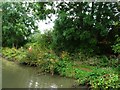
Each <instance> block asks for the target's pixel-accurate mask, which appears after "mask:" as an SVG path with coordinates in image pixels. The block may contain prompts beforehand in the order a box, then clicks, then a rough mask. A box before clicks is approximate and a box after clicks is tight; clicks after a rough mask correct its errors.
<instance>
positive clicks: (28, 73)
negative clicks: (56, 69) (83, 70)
mask: <svg viewBox="0 0 120 90" xmlns="http://www.w3.org/2000/svg"><path fill="white" fill-rule="evenodd" d="M37 72H38V69H37V68H31V67H25V66H20V65H17V64H15V63H14V62H9V61H7V60H2V87H3V88H69V87H71V86H72V84H73V81H74V80H73V79H69V78H65V77H59V76H52V75H50V74H47V75H42V74H41V75H37V74H36V73H37Z"/></svg>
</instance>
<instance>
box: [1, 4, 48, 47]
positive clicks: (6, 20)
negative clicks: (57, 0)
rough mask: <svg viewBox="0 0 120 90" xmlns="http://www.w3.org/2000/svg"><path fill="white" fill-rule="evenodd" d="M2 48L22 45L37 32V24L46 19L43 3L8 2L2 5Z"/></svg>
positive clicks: (46, 12)
mask: <svg viewBox="0 0 120 90" xmlns="http://www.w3.org/2000/svg"><path fill="white" fill-rule="evenodd" d="M2 14H3V16H2V37H3V40H2V43H3V46H9V47H12V46H16V47H19V46H21V45H24V44H25V43H26V42H27V40H28V37H29V36H30V35H31V34H32V33H33V32H35V31H37V29H38V27H37V24H36V23H37V22H38V21H39V20H43V19H46V15H47V14H49V10H48V11H46V3H45V2H35V3H28V2H9V3H3V4H2Z"/></svg>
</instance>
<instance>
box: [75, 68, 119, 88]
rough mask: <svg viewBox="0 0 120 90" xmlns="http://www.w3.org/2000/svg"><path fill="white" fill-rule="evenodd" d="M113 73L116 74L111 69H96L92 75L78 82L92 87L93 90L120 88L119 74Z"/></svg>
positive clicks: (89, 74)
mask: <svg viewBox="0 0 120 90" xmlns="http://www.w3.org/2000/svg"><path fill="white" fill-rule="evenodd" d="M113 73H115V72H113V70H111V69H95V70H94V71H92V72H91V73H88V74H87V75H86V74H85V76H84V77H82V78H79V79H78V80H77V82H78V83H79V84H83V85H84V84H87V85H90V86H91V88H93V89H95V88H99V89H100V88H101V89H105V88H109V89H110V88H119V87H120V81H119V77H118V74H113Z"/></svg>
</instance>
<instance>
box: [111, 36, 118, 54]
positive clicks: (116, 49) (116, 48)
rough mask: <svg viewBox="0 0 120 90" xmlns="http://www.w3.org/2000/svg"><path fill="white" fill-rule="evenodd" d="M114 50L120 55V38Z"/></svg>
mask: <svg viewBox="0 0 120 90" xmlns="http://www.w3.org/2000/svg"><path fill="white" fill-rule="evenodd" d="M113 50H114V52H115V53H120V37H119V36H118V37H117V39H116V42H115V44H114V45H113Z"/></svg>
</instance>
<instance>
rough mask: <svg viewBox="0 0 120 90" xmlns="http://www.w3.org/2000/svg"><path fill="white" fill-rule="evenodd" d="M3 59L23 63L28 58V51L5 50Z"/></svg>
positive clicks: (20, 49)
mask: <svg viewBox="0 0 120 90" xmlns="http://www.w3.org/2000/svg"><path fill="white" fill-rule="evenodd" d="M2 54H3V57H6V58H7V59H8V60H12V61H22V60H23V59H24V58H25V57H26V51H25V50H24V49H23V48H19V49H16V48H3V49H2Z"/></svg>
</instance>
